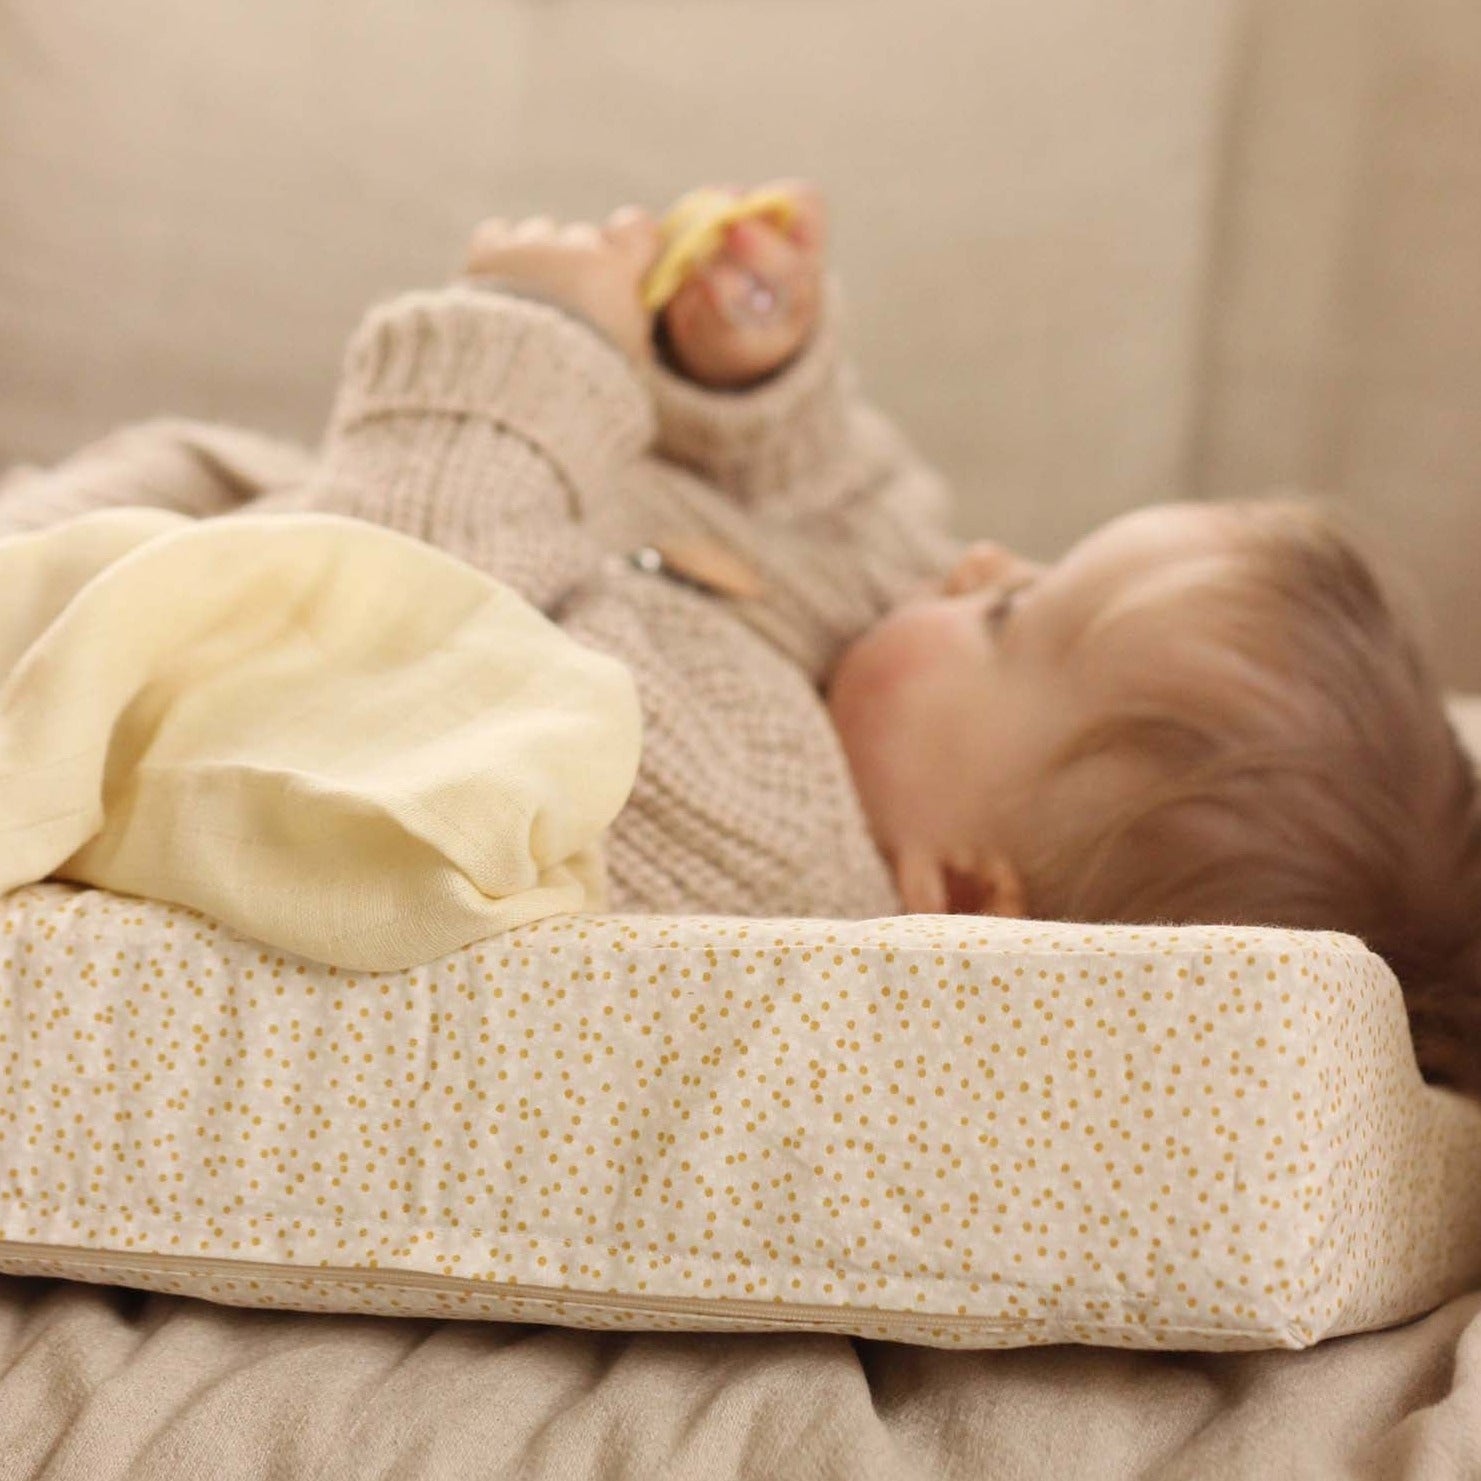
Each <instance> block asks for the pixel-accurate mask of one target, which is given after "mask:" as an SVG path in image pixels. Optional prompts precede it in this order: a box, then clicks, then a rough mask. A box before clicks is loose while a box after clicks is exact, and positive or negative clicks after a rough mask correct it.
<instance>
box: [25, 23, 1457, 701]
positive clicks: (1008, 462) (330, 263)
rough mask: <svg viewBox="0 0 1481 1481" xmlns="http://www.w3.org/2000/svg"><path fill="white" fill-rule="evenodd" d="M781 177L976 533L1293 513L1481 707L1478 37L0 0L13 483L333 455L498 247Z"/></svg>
mask: <svg viewBox="0 0 1481 1481" xmlns="http://www.w3.org/2000/svg"><path fill="white" fill-rule="evenodd" d="M783 173H799V174H806V175H810V176H812V177H813V178H815V179H817V180H818V181H819V182H820V183H821V184H822V185H823V186H824V187H825V188H826V190H827V191H828V193H829V195H830V198H831V201H832V205H833V211H834V220H835V241H836V257H837V260H838V263H839V267H840V270H841V273H842V275H843V278H844V281H845V283H846V284H847V285H848V287H849V288H850V290H851V305H852V331H851V332H852V339H853V344H854V347H855V351H856V355H857V358H858V361H859V363H860V366H861V368H862V370H863V372H864V377H865V384H866V387H867V389H868V390H869V391H870V392H871V394H872V395H873V396H874V398H875V399H876V401H878V402H879V403H880V404H881V405H882V406H883V407H884V408H885V409H886V410H887V411H888V412H890V413H891V414H892V415H893V416H894V417H896V419H897V420H898V421H899V422H900V423H901V424H902V425H904V426H905V427H906V428H908V429H909V430H910V432H911V433H912V434H913V435H914V437H915V439H916V441H917V442H918V443H919V444H920V446H921V447H922V448H923V449H924V450H925V451H926V452H927V453H928V454H930V455H931V456H932V457H934V458H935V459H936V460H937V461H939V463H940V464H941V465H942V466H943V467H944V468H945V470H946V471H947V473H948V474H949V476H950V477H951V478H952V480H953V481H954V483H955V484H956V486H957V488H958V489H959V490H960V495H961V500H962V516H961V524H962V528H963V529H964V531H967V532H969V533H983V532H991V533H993V534H997V535H1000V536H1003V537H1005V538H1007V539H1009V540H1012V541H1015V542H1018V543H1020V544H1022V545H1023V546H1024V547H1025V548H1026V549H1027V550H1028V551H1029V552H1030V553H1033V554H1038V555H1052V554H1055V553H1057V552H1058V551H1059V550H1061V549H1062V548H1063V547H1064V545H1065V544H1066V543H1067V542H1068V541H1070V540H1071V539H1073V538H1074V537H1076V536H1077V535H1079V534H1080V533H1082V532H1083V531H1084V530H1085V529H1087V528H1088V527H1090V526H1091V525H1093V524H1094V523H1096V522H1098V521H1099V520H1101V519H1104V518H1105V517H1107V516H1109V515H1111V514H1113V513H1115V512H1117V511H1118V510H1121V509H1124V508H1127V507H1129V506H1132V505H1135V504H1137V503H1140V502H1143V501H1146V500H1148V499H1154V498H1161V497H1167V496H1171V495H1200V494H1218V495H1221V494H1229V493H1239V492H1245V491H1248V490H1255V489H1263V488H1266V487H1269V486H1271V485H1274V484H1281V483H1287V482H1300V483H1302V484H1304V485H1305V486H1307V487H1308V488H1312V489H1315V490H1318V491H1321V492H1324V493H1327V494H1329V495H1330V496H1331V497H1333V498H1334V499H1337V500H1340V501H1341V502H1342V503H1344V504H1345V505H1347V506H1349V507H1351V508H1352V509H1353V510H1354V511H1355V512H1357V513H1358V514H1359V515H1361V516H1365V517H1366V518H1367V519H1368V520H1369V522H1370V523H1371V524H1373V525H1375V526H1376V527H1377V528H1378V530H1379V531H1380V533H1381V534H1383V535H1384V537H1385V538H1387V539H1389V540H1391V541H1392V542H1393V545H1394V547H1395V550H1396V552H1397V553H1398V554H1399V555H1400V556H1401V557H1402V558H1403V559H1405V560H1406V561H1407V562H1408V563H1409V564H1410V565H1411V566H1412V567H1413V568H1414V569H1415V570H1416V571H1417V572H1418V573H1419V575H1420V577H1421V578H1422V584H1423V586H1424V588H1425V590H1426V591H1427V592H1428V594H1429V597H1430V599H1431V602H1432V605H1433V607H1434V610H1435V617H1436V621H1435V632H1436V639H1437V643H1438V646H1439V648H1440V650H1441V656H1442V659H1443V662H1444V667H1445V671H1446V675H1447V677H1448V678H1449V679H1450V680H1451V681H1452V682H1467V683H1470V684H1471V685H1473V686H1475V685H1477V684H1481V643H1478V642H1476V641H1475V640H1474V638H1473V637H1472V636H1471V635H1472V634H1475V633H1476V632H1477V630H1478V627H1481V623H1478V618H1481V596H1478V595H1477V591H1476V586H1477V583H1476V580H1475V575H1476V570H1477V566H1478V562H1481V555H1478V551H1481V505H1478V488H1481V433H1478V431H1477V430H1476V423H1477V411H1478V405H1481V282H1478V271H1481V188H1478V187H1481V7H1478V6H1477V5H1476V4H1475V3H1474V0H1203V3H1200V4H1197V5H1188V4H1186V3H1182V0H1109V3H1108V0H1053V3H1045V0H995V3H993V4H982V3H981V0H911V3H907V0H786V3H783V0H690V3H680V0H440V3H438V4H436V5H419V4H414V3H413V0H375V3H369V0H365V3H357V4H350V3H349V0H340V3H338V4H334V3H329V0H317V3H305V0H211V3H209V4H205V5H201V4H190V3H187V0H126V3H123V0H121V3H115V4H112V5H106V6H105V5H98V4H95V3H88V0H0V461H4V460H6V459H9V458H13V457H50V456H56V455H59V454H61V453H63V452H64V451H66V450H67V449H68V448H69V447H71V446H73V445H75V444H76V443H77V442H79V441H81V440H82V439H84V438H86V437H89V436H92V435H94V434H96V433H98V432H100V431H102V430H104V429H105V428H106V427H108V426H110V425H112V424H114V423H116V422H118V421H121V420H126V419H130V418H135V417H141V416H147V415H151V414H155V413H159V412H185V413H191V414H198V415H206V416H215V417H222V418H226V419H229V420H233V421H239V422H245V423H248V424H250V425H255V426H260V427H264V428H267V429H270V430H276V431H280V432H284V433H288V434H293V435H297V436H300V437H304V438H310V437H312V436H313V435H314V433H315V430H316V428H317V426H318V425H319V421H320V418H321V417H322V415H323V412H324V410H325V406H326V403H327V399H328V396H329V394H330V392H331V389H332V386H333V382H334V371H335V365H336V361H337V357H338V354H339V350H340V346H341V343H342V341H343V339H344V337H345V335H346V334H347V333H348V331H349V330H350V328H351V327H352V325H353V323H354V320H355V318H356V316H357V315H358V313H359V312H360V311H361V309H362V308H363V307H364V306H365V305H366V304H367V303H368V302H369V301H370V300H372V299H374V298H375V297H376V296H378V295H380V294H384V293H387V292H390V291H392V290H394V289H397V288H400V287H403V286H407V285H409V284H414V283H421V282H427V281H435V280H438V279H440V278H441V277H442V276H444V275H445V274H446V273H447V272H448V271H449V270H450V269H451V268H452V267H453V265H454V263H455V259H456V256H457V252H458V249H459V246H460V244H461V242H462V239H463V237H464V235H465V234H466V231H467V228H468V227H469V225H470V224H471V223H472V222H473V221H474V220H475V219H477V217H478V216H480V215H482V214H488V213H494V212H497V213H500V214H520V213H526V212H534V211H548V212H550V213H552V214H555V215H558V216H564V215H578V214H582V215H592V214H596V213H598V212H605V211H606V210H607V209H609V208H610V207H611V206H613V205H615V204H617V203H619V202H621V201H623V200H638V201H642V202H644V203H646V204H649V205H652V206H654V207H661V206H662V205H663V204H664V203H665V202H666V201H668V200H669V199H671V198H672V197H673V196H674V195H676V194H677V193H678V192H680V191H681V190H683V189H685V188H687V187H688V186H689V185H691V184H694V183H696V182H697V181H701V180H713V179H725V178H733V179H738V180H742V181H750V180H759V179H763V178H767V177H769V176H772V175H776V174H783Z"/></svg>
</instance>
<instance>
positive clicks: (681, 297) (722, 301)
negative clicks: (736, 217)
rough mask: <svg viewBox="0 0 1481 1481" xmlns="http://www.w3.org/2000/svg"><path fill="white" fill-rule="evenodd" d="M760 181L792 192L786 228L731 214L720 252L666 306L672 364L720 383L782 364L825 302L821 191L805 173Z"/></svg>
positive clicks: (730, 384) (751, 377) (746, 380)
mask: <svg viewBox="0 0 1481 1481" xmlns="http://www.w3.org/2000/svg"><path fill="white" fill-rule="evenodd" d="M719 188H721V189H724V190H728V191H729V192H730V193H731V194H732V195H741V194H744V193H745V192H743V191H741V190H740V189H739V188H738V187H736V186H722V187H719ZM758 188H760V189H764V190H784V191H786V192H787V193H788V194H789V195H791V196H793V197H794V198H795V199H796V201H797V215H796V218H795V219H794V220H793V222H792V225H791V228H790V229H789V230H788V231H783V230H781V229H780V228H779V227H778V226H776V225H775V224H774V223H772V222H770V221H767V220H764V219H762V218H760V217H753V218H750V219H747V220H744V221H738V222H735V223H734V224H733V225H731V226H730V227H729V228H728V229H727V231H726V234H725V246H724V248H723V249H722V250H721V252H720V253H719V254H718V255H716V256H715V257H714V258H712V259H711V260H710V261H709V262H708V263H706V264H705V265H703V266H702V267H700V268H698V269H697V270H696V271H695V272H694V273H693V275H692V276H691V277H690V278H689V280H688V281H687V282H686V283H685V284H684V286H683V287H682V288H680V289H679V291H678V292H677V293H676V294H675V295H674V296H673V298H672V299H671V300H670V301H669V303H668V305H667V306H666V307H665V308H664V310H663V327H664V330H665V332H666V335H667V339H668V345H669V353H670V356H671V358H672V359H673V361H674V364H675V367H676V368H677V369H679V370H680V371H682V372H683V373H684V374H685V375H687V376H689V377H690V378H691V379H693V380H696V381H698V382H699V383H700V384H701V385H705V386H710V387H713V388H717V389H722V390H739V389H742V388H743V387H745V386H748V385H751V384H753V383H754V382H756V381H759V380H761V379H763V378H764V377H765V376H768V375H770V374H771V373H772V372H773V371H775V370H778V369H780V367H781V366H783V365H785V364H786V362H787V361H788V360H790V359H791V358H792V357H793V356H794V355H796V354H797V352H798V351H799V350H800V349H801V348H802V347H803V345H805V344H806V343H807V340H808V338H809V336H810V335H811V334H812V332H813V329H814V327H815V325H816V324H817V319H818V312H819V309H820V308H821V305H822V297H823V268H824V253H825V249H826V246H827V230H828V226H827V212H826V209H825V207H824V204H823V198H822V195H821V193H820V192H819V191H818V188H817V187H816V186H815V185H812V184H811V183H810V182H808V181H806V180H772V181H768V182H767V184H766V185H764V186H761V187H758Z"/></svg>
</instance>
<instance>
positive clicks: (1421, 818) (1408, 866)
mask: <svg viewBox="0 0 1481 1481" xmlns="http://www.w3.org/2000/svg"><path fill="white" fill-rule="evenodd" d="M1210 507H1211V508H1213V509H1214V510H1216V511H1217V516H1218V518H1219V519H1221V520H1222V521H1226V522H1227V529H1228V533H1229V535H1230V536H1231V539H1230V540H1229V542H1228V550H1229V554H1228V558H1227V559H1223V560H1220V561H1216V562H1215V563H1213V564H1212V565H1210V564H1209V563H1208V562H1207V561H1205V560H1202V559H1200V561H1199V562H1198V570H1197V572H1196V573H1195V574H1196V579H1197V581H1198V583H1199V585H1200V588H1201V594H1202V595H1203V596H1204V598H1205V600H1203V601H1202V602H1201V604H1200V606H1199V609H1198V615H1197V617H1195V618H1194V619H1193V622H1194V624H1195V625H1196V626H1197V627H1198V628H1199V630H1200V631H1199V641H1200V642H1201V643H1202V644H1203V647H1202V649H1201V650H1198V651H1201V652H1203V653H1204V654H1205V656H1210V655H1214V654H1217V656H1218V662H1217V663H1210V664H1208V665H1207V666H1206V671H1205V672H1204V673H1203V676H1202V678H1199V677H1196V676H1195V677H1193V678H1192V679H1191V681H1190V676H1189V673H1188V672H1187V670H1186V669H1178V668H1177V666H1176V665H1174V666H1172V667H1171V668H1169V667H1168V666H1165V665H1163V664H1160V663H1156V664H1150V665H1147V669H1148V673H1147V674H1146V676H1145V679H1146V682H1144V683H1142V684H1140V685H1137V686H1134V692H1133V693H1132V694H1131V695H1129V696H1128V697H1127V698H1126V699H1125V700H1124V701H1123V702H1120V703H1118V704H1117V705H1116V706H1115V707H1114V708H1113V709H1112V710H1111V711H1110V712H1109V713H1104V714H1101V715H1099V716H1098V717H1097V719H1096V720H1095V721H1094V722H1093V723H1092V724H1091V725H1090V727H1089V728H1088V729H1086V730H1085V731H1083V732H1082V733H1081V734H1079V735H1078V736H1076V737H1075V738H1074V740H1073V741H1072V742H1071V743H1070V744H1069V745H1068V746H1066V747H1065V748H1064V749H1063V750H1062V751H1061V752H1060V753H1059V754H1058V755H1057V756H1056V757H1054V758H1053V761H1052V763H1051V766H1050V769H1049V775H1050V777H1051V779H1052V780H1051V785H1050V787H1049V790H1048V793H1047V794H1046V795H1047V797H1048V798H1049V799H1050V804H1049V806H1048V810H1047V813H1046V812H1045V811H1044V810H1043V809H1040V810H1039V811H1038V812H1037V814H1036V826H1035V829H1034V830H1033V833H1032V834H1031V835H1030V836H1033V837H1034V838H1035V840H1036V841H1035V843H1034V845H1033V846H1032V847H1031V848H1030V849H1029V850H1028V852H1027V856H1026V857H1024V858H1022V859H1020V860H1018V861H1017V862H1018V864H1019V869H1020V873H1021V874H1022V876H1023V879H1024V885H1025V890H1026V893H1027V896H1028V900H1029V902H1030V908H1031V909H1032V910H1033V912H1034V913H1035V914H1036V915H1040V916H1042V917H1045V918H1052V919H1060V920H1084V921H1104V922H1110V921H1136V922H1141V923H1167V924H1188V923H1195V922H1208V923H1215V922H1217V923H1229V924H1247V925H1273V926H1286V927H1295V928H1304V929H1314V930H1330V931H1343V932H1349V933H1351V934H1353V935H1356V936H1358V937H1361V938H1362V939H1363V940H1364V941H1365V942H1366V943H1367V944H1368V945H1369V946H1370V947H1371V948H1372V949H1373V950H1375V951H1376V952H1378V953H1379V954H1380V955H1381V956H1383V957H1384V959H1385V960H1386V961H1387V962H1388V963H1389V965H1390V966H1391V967H1392V968H1393V970H1394V972H1395V974H1396V975H1397V977H1398V979H1399V981H1400V983H1401V984H1402V987H1403V990H1404V994H1405V1000H1406V1003H1407V1005H1408V1009H1409V1014H1410V1024H1411V1029H1412V1032H1413V1037H1414V1041H1415V1047H1416V1051H1417V1054H1418V1059H1419V1063H1420V1067H1421V1069H1422V1070H1423V1071H1424V1072H1425V1074H1426V1076H1427V1077H1428V1078H1430V1079H1432V1080H1434V1081H1437V1082H1439V1083H1443V1084H1449V1085H1452V1086H1455V1087H1456V1088H1458V1089H1461V1090H1463V1091H1466V1092H1468V1093H1471V1094H1476V1095H1481V945H1478V942H1481V801H1478V787H1477V775H1476V769H1475V763H1474V760H1473V759H1472V758H1471V757H1470V756H1469V755H1468V754H1467V753H1466V751H1465V749H1464V747H1463V746H1462V745H1461V743H1460V741H1459V739H1458V737H1457V735H1456V733H1455V731H1454V729H1453V728H1452V725H1451V723H1450V720H1449V717H1448V715H1447V713H1446V709H1445V706H1444V702H1443V695H1442V693H1441V690H1440V687H1439V685H1438V683H1437V681H1436V679H1435V677H1434V675H1433V673H1432V671H1431V668H1430V665H1429V663H1428V662H1427V661H1426V659H1425V657H1424V655H1423V653H1422V652H1421V650H1420V647H1419V645H1418V644H1417V642H1416V641H1415V639H1414V638H1413V636H1412V634H1411V624H1410V622H1409V621H1406V620H1405V617H1404V615H1403V614H1401V612H1400V610H1399V607H1398V602H1397V598H1396V595H1395V591H1396V589H1397V588H1396V587H1395V586H1394V585H1392V584H1391V583H1386V582H1384V581H1381V580H1380V578H1379V576H1378V574H1377V572H1376V570H1375V562H1374V561H1373V560H1372V559H1371V558H1370V557H1369V556H1366V555H1365V554H1364V553H1362V551H1361V550H1360V549H1359V546H1358V543H1357V541H1356V539H1355V538H1354V537H1353V536H1352V535H1350V534H1349V533H1348V532H1347V531H1345V530H1344V529H1343V528H1341V527H1339V525H1338V524H1337V522H1336V521H1335V520H1334V518H1333V517H1332V516H1331V515H1329V514H1327V513H1325V512H1324V511H1323V510H1322V509H1321V508H1319V507H1318V506H1317V505H1316V504H1314V503H1312V502H1310V501H1308V500H1304V499H1300V498H1291V497H1280V498H1270V499H1257V500H1248V501H1241V502H1237V503H1228V504H1220V505H1214V506H1210ZM1172 585H1173V586H1175V585H1176V578H1175V577H1174V578H1173V581H1172ZM1143 615H1145V614H1143ZM1185 620H1186V614H1184V616H1183V618H1180V619H1179V621H1180V622H1182V621H1185ZM1116 622H1117V618H1116V614H1114V613H1113V614H1106V615H1105V616H1104V617H1103V619H1102V620H1099V621H1097V623H1095V624H1093V625H1092V628H1091V629H1090V630H1088V631H1087V632H1085V633H1084V634H1082V635H1081V642H1082V643H1084V644H1086V645H1090V646H1092V647H1093V645H1095V644H1096V643H1098V642H1104V641H1106V640H1108V638H1109V636H1110V635H1111V634H1112V633H1113V631H1114V629H1115V627H1116ZM1215 671H1217V674H1218V675H1219V678H1218V679H1215ZM1065 782H1068V783H1071V784H1072V785H1069V786H1059V787H1058V788H1056V785H1055V783H1065ZM1056 793H1057V795H1058V796H1059V797H1060V799H1061V800H1060V803H1059V805H1058V806H1057V807H1056V806H1055V805H1054V804H1053V800H1052V799H1053V798H1054V796H1055V795H1056ZM1107 799H1114V800H1111V801H1108V800H1107Z"/></svg>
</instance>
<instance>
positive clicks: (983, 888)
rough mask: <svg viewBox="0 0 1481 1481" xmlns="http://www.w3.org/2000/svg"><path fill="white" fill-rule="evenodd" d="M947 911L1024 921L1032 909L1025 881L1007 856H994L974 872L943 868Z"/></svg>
mask: <svg viewBox="0 0 1481 1481" xmlns="http://www.w3.org/2000/svg"><path fill="white" fill-rule="evenodd" d="M943 877H944V879H945V882H946V897H947V901H948V904H947V909H948V910H949V911H950V913H951V914H952V915H996V916H1005V917H1013V918H1015V919H1019V918H1021V917H1022V916H1023V915H1024V914H1025V913H1026V912H1027V908H1028V902H1027V899H1026V897H1025V894H1024V888H1023V879H1022V877H1021V876H1020V874H1019V873H1018V871H1017V870H1016V869H1015V868H1014V867H1013V865H1012V863H1011V862H1010V861H1009V860H1008V858H1007V857H1006V855H1003V854H992V855H989V856H988V857H987V858H986V859H984V860H982V861H981V862H978V863H974V864H973V865H972V866H971V867H970V868H965V869H957V868H954V867H953V866H952V865H951V864H946V865H944V866H943Z"/></svg>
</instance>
